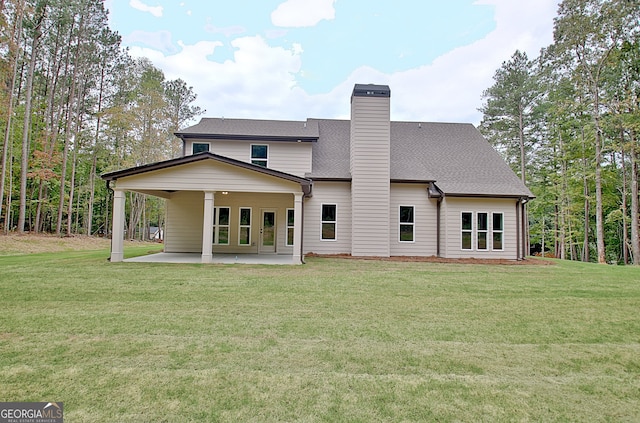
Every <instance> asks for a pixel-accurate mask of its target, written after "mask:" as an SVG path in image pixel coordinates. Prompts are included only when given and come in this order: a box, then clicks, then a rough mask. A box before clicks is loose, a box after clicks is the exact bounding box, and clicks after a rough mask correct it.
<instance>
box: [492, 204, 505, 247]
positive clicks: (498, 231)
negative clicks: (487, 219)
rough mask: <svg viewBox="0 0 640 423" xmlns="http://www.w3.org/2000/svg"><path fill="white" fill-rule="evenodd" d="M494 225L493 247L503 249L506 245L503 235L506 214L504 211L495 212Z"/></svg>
mask: <svg viewBox="0 0 640 423" xmlns="http://www.w3.org/2000/svg"><path fill="white" fill-rule="evenodd" d="M492 220H493V222H492V223H493V226H492V228H491V229H492V233H493V236H492V237H493V249H494V250H502V249H503V248H504V247H503V245H502V236H503V233H504V215H503V214H502V213H493V215H492Z"/></svg>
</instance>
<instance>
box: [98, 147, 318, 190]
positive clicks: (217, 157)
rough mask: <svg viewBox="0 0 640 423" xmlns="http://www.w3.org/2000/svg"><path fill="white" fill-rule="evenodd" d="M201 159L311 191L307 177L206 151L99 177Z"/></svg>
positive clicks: (144, 170) (160, 168) (131, 172)
mask: <svg viewBox="0 0 640 423" xmlns="http://www.w3.org/2000/svg"><path fill="white" fill-rule="evenodd" d="M202 160H214V161H217V162H221V163H226V164H230V165H232V166H237V167H240V168H243V169H248V170H251V171H254V172H258V173H263V174H265V175H270V176H275V177H276V178H280V179H285V180H287V181H291V182H297V183H299V184H300V185H301V186H302V189H303V191H304V192H305V194H309V193H310V192H311V180H309V179H307V178H301V177H299V176H296V175H291V174H290V173H285V172H280V171H278V170H274V169H269V168H266V167H262V166H257V165H254V164H252V163H248V162H242V161H239V160H235V159H232V158H229V157H225V156H220V155H217V154H213V153H210V152H208V151H205V152H202V153H198V154H193V155H190V156H184V157H179V158H176V159H169V160H164V161H161V162H156V163H150V164H146V165H142V166H136V167H131V168H128V169H122V170H117V171H115V172H109V173H105V174H103V175H102V176H101V177H102V179H104V180H105V181H114V180H117V179H118V178H124V177H127V176H133V175H139V174H142V173H147V172H152V171H155V170H162V169H168V168H171V167H175V166H181V165H185V164H188V163H194V162H199V161H202Z"/></svg>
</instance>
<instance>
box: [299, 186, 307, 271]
mask: <svg viewBox="0 0 640 423" xmlns="http://www.w3.org/2000/svg"><path fill="white" fill-rule="evenodd" d="M306 196H307V194H305V193H304V192H303V193H302V204H301V206H300V207H301V209H302V212H301V213H300V214H301V216H300V261H301V262H302V264H307V262H306V261H304V199H305V197H306Z"/></svg>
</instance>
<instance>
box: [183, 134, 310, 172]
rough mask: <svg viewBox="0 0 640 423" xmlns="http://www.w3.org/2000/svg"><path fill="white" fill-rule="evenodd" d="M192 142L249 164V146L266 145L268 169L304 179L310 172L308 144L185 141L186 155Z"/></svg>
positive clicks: (189, 151)
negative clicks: (208, 146) (200, 143)
mask: <svg viewBox="0 0 640 423" xmlns="http://www.w3.org/2000/svg"><path fill="white" fill-rule="evenodd" d="M193 142H208V143H210V145H211V150H210V151H211V152H212V153H214V154H218V155H220V156H225V157H229V158H232V159H235V160H238V161H241V162H245V163H251V145H252V144H260V145H268V146H269V148H268V153H267V154H268V167H269V168H270V169H275V170H278V171H280V172H285V173H290V174H292V175H296V176H301V177H304V175H305V174H306V173H309V172H311V149H312V144H311V143H309V142H300V143H296V142H282V141H280V142H262V141H237V140H234V141H229V140H207V141H198V140H194V141H191V140H190V141H187V144H186V145H187V154H191V151H192V150H191V144H192V143H193Z"/></svg>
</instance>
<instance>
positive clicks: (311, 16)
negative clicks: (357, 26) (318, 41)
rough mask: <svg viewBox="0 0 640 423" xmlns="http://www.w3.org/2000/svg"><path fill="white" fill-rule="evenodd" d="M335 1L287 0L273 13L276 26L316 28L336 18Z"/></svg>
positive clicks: (272, 16) (272, 18) (272, 20)
mask: <svg viewBox="0 0 640 423" xmlns="http://www.w3.org/2000/svg"><path fill="white" fill-rule="evenodd" d="M334 3H335V0H287V1H285V2H284V3H281V4H280V5H279V6H278V7H277V8H276V10H274V11H273V12H272V13H271V22H272V23H273V24H274V25H275V26H280V27H289V28H300V27H309V26H315V25H317V24H318V22H320V21H322V20H331V19H334V18H335V17H336V10H335V8H334V7H333V4H334Z"/></svg>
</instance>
